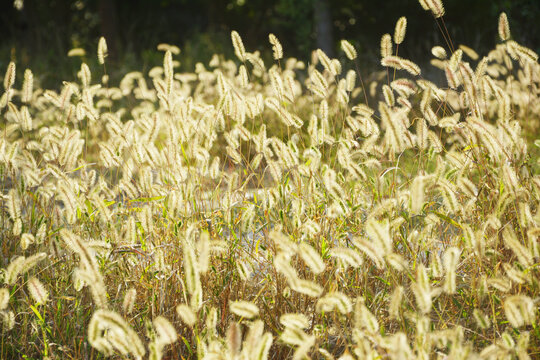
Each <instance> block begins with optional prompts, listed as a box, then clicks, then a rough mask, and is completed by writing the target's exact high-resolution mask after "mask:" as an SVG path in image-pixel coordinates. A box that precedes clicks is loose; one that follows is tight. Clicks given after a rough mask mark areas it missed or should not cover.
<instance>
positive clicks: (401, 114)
mask: <svg viewBox="0 0 540 360" xmlns="http://www.w3.org/2000/svg"><path fill="white" fill-rule="evenodd" d="M420 4H421V5H422V6H424V7H425V9H426V10H427V11H430V12H432V13H433V15H434V20H433V21H435V22H437V24H438V25H439V28H440V29H441V35H442V37H443V38H444V39H445V43H443V44H433V51H432V54H426V56H428V55H429V56H430V58H432V60H431V66H432V67H434V68H435V69H438V71H440V72H441V74H444V78H445V79H446V81H445V82H444V83H437V84H436V83H434V82H432V81H429V80H428V79H426V78H424V77H423V76H422V74H423V69H420V68H419V67H418V66H417V65H416V64H415V63H413V62H412V61H410V60H408V59H405V58H402V57H400V56H399V49H400V47H401V48H403V47H406V46H407V41H406V39H405V35H406V26H407V19H405V18H401V19H399V20H398V22H397V24H396V28H395V29H389V31H391V30H394V33H392V34H385V35H383V36H382V38H381V67H380V71H379V72H375V73H371V74H367V73H364V72H363V70H362V69H361V68H360V67H359V65H358V62H357V59H356V50H355V49H354V47H353V46H352V45H351V44H350V43H349V42H347V41H345V40H344V41H342V42H341V45H342V50H343V52H342V54H341V55H340V56H341V59H342V60H338V59H332V58H329V57H328V56H327V55H326V54H325V53H324V52H323V51H321V50H317V51H314V52H313V56H312V58H311V59H310V60H309V61H307V60H306V61H302V60H299V59H294V58H286V57H284V54H283V50H282V48H281V44H280V42H279V40H278V39H277V38H276V37H275V36H273V35H270V36H269V44H268V46H269V47H271V48H272V51H273V55H274V61H273V62H272V63H268V62H267V63H265V62H264V61H263V60H262V59H261V57H260V55H259V53H258V52H250V51H249V49H245V48H244V45H243V44H242V39H241V36H240V35H239V34H238V33H236V32H233V33H232V34H231V39H232V46H233V47H234V50H235V54H236V56H237V58H235V59H224V58H223V57H221V56H218V55H215V56H214V57H213V58H212V59H211V60H210V61H209V62H208V63H207V64H202V63H200V64H198V65H197V66H196V70H195V72H193V73H183V72H181V67H178V66H177V60H178V59H180V58H181V54H180V49H178V48H177V47H176V46H173V45H168V44H161V45H159V46H158V51H162V52H163V54H164V56H163V58H164V60H163V66H160V67H156V68H153V69H151V70H150V71H149V72H148V73H144V74H143V73H141V72H130V73H128V74H126V75H125V76H124V77H123V79H122V80H121V82H120V83H119V84H111V83H109V79H108V76H107V44H106V41H105V39H103V38H102V39H101V40H100V42H99V44H98V53H97V58H98V62H99V63H100V64H101V66H100V67H98V68H93V69H90V68H89V66H88V65H87V64H85V63H82V64H81V68H80V72H79V73H78V77H77V78H76V79H69V80H68V81H65V82H64V83H63V84H59V87H58V89H56V90H47V89H41V88H39V86H37V84H36V82H35V81H34V80H33V74H32V72H31V70H24V71H23V69H18V68H16V64H15V63H10V64H9V66H8V68H7V70H6V73H5V76H4V78H3V85H4V86H3V90H4V92H3V95H2V97H1V99H0V111H1V112H0V119H1V122H0V126H1V127H0V187H1V188H2V191H1V192H0V197H1V198H0V199H1V207H0V240H1V241H0V246H1V248H0V254H1V257H0V267H1V269H2V270H1V273H0V280H1V283H2V285H1V288H0V323H1V325H2V330H1V331H2V332H1V336H0V358H2V359H21V358H32V359H38V358H39V359H42V358H48V359H94V358H103V357H108V356H110V357H113V358H118V359H128V358H149V359H160V358H163V359H285V358H293V359H338V358H339V359H477V358H479V359H520V360H524V359H535V358H539V357H540V326H539V324H538V314H537V312H538V308H539V302H540V246H539V236H540V208H539V201H540V175H539V173H538V168H539V166H538V165H539V163H538V159H539V158H538V154H539V152H538V146H537V145H540V142H537V145H535V140H537V139H538V138H540V136H539V132H538V128H539V126H540V66H539V64H538V55H537V54H535V53H534V52H533V51H532V50H530V49H528V48H526V47H524V46H522V45H520V44H518V43H517V42H516V41H514V40H513V39H512V37H511V34H510V29H509V27H508V21H507V19H506V15H505V14H501V17H500V18H499V19H498V31H499V37H500V43H499V44H498V45H497V47H496V48H495V49H493V50H492V51H491V52H490V53H489V54H485V56H480V55H479V54H477V53H476V52H475V51H474V50H473V49H470V48H468V47H466V46H463V45H460V44H456V43H453V40H452V39H451V38H449V37H448V36H447V34H448V31H446V30H445V29H446V27H445V24H444V8H443V7H442V4H441V2H440V1H438V0H422V1H420ZM496 28H497V19H494V30H495V29H496ZM411 41H422V39H412V40H411ZM82 52H83V50H82V49H74V50H72V51H71V52H70V56H75V57H76V56H78V55H81V54H82ZM343 55H345V56H343ZM61 61H62V60H61V59H60V60H59V63H61Z"/></svg>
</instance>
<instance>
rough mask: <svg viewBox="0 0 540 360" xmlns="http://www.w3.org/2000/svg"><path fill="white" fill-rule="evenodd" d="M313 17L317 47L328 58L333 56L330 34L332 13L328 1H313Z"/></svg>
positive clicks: (331, 34) (332, 36) (332, 43)
mask: <svg viewBox="0 0 540 360" xmlns="http://www.w3.org/2000/svg"><path fill="white" fill-rule="evenodd" d="M313 15H314V22H315V35H316V36H317V47H318V48H319V49H321V50H322V51H324V52H325V53H326V55H328V56H331V57H332V56H334V34H333V32H332V13H331V12H330V5H329V4H328V0H314V1H313Z"/></svg>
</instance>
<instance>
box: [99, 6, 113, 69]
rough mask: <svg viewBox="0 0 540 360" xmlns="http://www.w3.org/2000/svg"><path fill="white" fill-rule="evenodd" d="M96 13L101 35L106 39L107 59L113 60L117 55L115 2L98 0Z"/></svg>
mask: <svg viewBox="0 0 540 360" xmlns="http://www.w3.org/2000/svg"><path fill="white" fill-rule="evenodd" d="M98 13H99V18H100V30H101V35H102V36H103V37H104V38H105V40H106V41H107V48H108V52H109V56H108V59H107V60H109V61H114V60H115V59H116V58H117V56H118V52H117V50H118V48H117V41H118V26H117V23H118V17H117V13H116V2H115V1H114V0H99V1H98Z"/></svg>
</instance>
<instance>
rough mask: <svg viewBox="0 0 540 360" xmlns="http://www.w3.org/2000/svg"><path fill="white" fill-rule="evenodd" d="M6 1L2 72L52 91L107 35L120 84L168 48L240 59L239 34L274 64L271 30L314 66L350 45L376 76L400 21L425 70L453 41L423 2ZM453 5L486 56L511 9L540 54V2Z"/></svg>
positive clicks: (198, 56)
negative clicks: (160, 47)
mask: <svg viewBox="0 0 540 360" xmlns="http://www.w3.org/2000/svg"><path fill="white" fill-rule="evenodd" d="M2 3H3V4H4V5H3V6H2V12H1V13H0V33H2V40H1V42H0V55H1V56H0V68H5V66H6V65H7V63H8V60H16V61H17V62H18V64H19V65H20V68H21V69H22V68H26V67H28V68H31V69H34V70H35V72H36V74H39V77H38V79H39V80H40V81H41V82H42V83H43V86H46V87H52V86H56V85H57V84H59V83H60V81H61V80H64V79H67V78H69V77H72V76H73V75H74V74H75V72H76V71H77V70H78V62H77V61H72V62H71V63H69V62H68V63H66V61H62V66H59V61H60V59H63V58H64V56H65V54H67V52H68V50H69V49H71V48H75V47H83V48H85V49H87V50H94V49H95V46H96V44H97V40H98V38H99V37H100V36H105V38H106V39H107V42H108V45H109V53H110V58H109V61H110V63H111V65H110V70H111V71H110V72H111V76H112V77H113V79H119V78H120V77H121V76H122V74H124V73H125V72H127V71H128V70H132V69H134V68H137V69H149V68H150V67H153V66H155V65H158V64H159V62H160V61H161V60H160V58H159V56H158V55H157V54H156V53H155V51H154V50H155V47H156V46H157V44H159V43H162V42H165V43H169V44H174V45H177V46H179V47H180V48H181V49H182V51H183V54H182V68H181V69H182V71H192V70H194V68H195V64H196V63H197V62H208V61H209V60H210V58H211V56H212V55H213V54H214V53H218V54H225V55H227V57H230V56H231V55H232V52H231V49H230V47H229V46H228V45H229V34H230V32H231V30H236V31H238V32H239V33H240V34H242V37H243V39H244V42H245V44H246V46H248V47H250V49H253V50H260V51H262V52H263V58H265V59H269V58H270V53H269V50H268V49H267V48H266V47H265V46H262V45H261V44H262V43H264V40H265V39H266V37H267V36H268V34H269V33H274V34H276V36H278V38H279V39H281V42H282V44H283V48H284V49H285V51H286V52H287V54H289V56H293V57H298V58H299V59H308V58H309V56H310V52H311V51H312V50H313V49H316V48H321V49H323V50H324V51H325V52H327V53H328V54H329V55H330V56H332V55H335V54H336V55H337V54H338V53H339V52H338V49H339V40H341V39H348V40H349V41H350V42H351V43H352V44H353V45H354V46H355V47H356V48H357V50H358V54H359V62H360V65H361V66H362V67H363V68H364V69H366V70H367V71H371V70H372V69H374V68H375V67H376V66H377V65H378V63H379V60H378V50H377V49H378V46H379V41H380V37H381V35H382V34H384V33H386V32H388V31H389V29H392V28H393V26H394V24H395V22H396V21H397V19H398V18H399V17H400V16H406V17H407V18H408V19H410V21H409V23H408V27H407V31H408V34H409V36H410V39H420V38H422V39H423V41H416V40H410V42H409V43H407V46H405V47H403V49H402V52H403V53H402V55H403V56H406V57H408V58H410V59H412V60H413V61H415V62H417V63H419V64H421V65H422V64H424V63H427V62H428V61H429V57H427V56H426V54H429V51H430V49H431V47H432V46H434V44H438V43H442V42H443V41H442V37H441V35H440V31H439V29H438V26H437V24H436V23H434V22H433V21H430V15H429V14H427V13H425V12H424V11H422V9H421V8H420V7H419V6H417V1H413V0H408V1H400V0H388V1H358V0H332V1H329V0H276V1H266V0H200V1H190V0H156V1H149V0H133V1H122V0H77V1H72V0H51V1H25V3H24V7H23V9H22V10H20V11H19V10H17V9H15V8H14V7H13V6H12V5H13V1H12V0H3V1H2ZM445 7H446V9H447V16H446V17H445V23H446V25H447V28H448V30H449V32H450V35H451V37H452V39H453V40H454V41H455V42H457V43H460V44H465V45H467V46H469V47H472V48H474V49H475V50H476V51H478V52H479V53H480V54H482V55H485V54H486V52H487V51H488V50H490V49H492V48H493V46H494V45H495V44H496V41H497V37H496V36H495V32H496V27H495V26H494V23H493V21H491V19H493V18H496V17H497V16H498V14H499V13H500V12H503V11H504V12H506V13H507V14H508V17H509V21H510V25H511V26H512V33H513V36H514V38H515V39H516V40H518V41H519V42H520V43H522V44H523V45H525V46H527V47H530V48H532V49H533V50H535V51H537V52H538V50H540V32H539V31H536V30H535V29H534V26H533V27H531V25H530V24H534V23H535V21H537V19H538V17H539V16H540V3H539V2H538V1H534V0H514V1H510V0H475V1H464V0H449V1H446V2H445ZM325 22H328V24H324V23H325ZM93 52H94V51H91V53H93ZM341 56H342V55H341ZM85 60H87V61H90V62H92V61H95V59H94V58H93V57H90V58H89V59H85Z"/></svg>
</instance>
